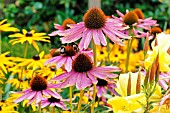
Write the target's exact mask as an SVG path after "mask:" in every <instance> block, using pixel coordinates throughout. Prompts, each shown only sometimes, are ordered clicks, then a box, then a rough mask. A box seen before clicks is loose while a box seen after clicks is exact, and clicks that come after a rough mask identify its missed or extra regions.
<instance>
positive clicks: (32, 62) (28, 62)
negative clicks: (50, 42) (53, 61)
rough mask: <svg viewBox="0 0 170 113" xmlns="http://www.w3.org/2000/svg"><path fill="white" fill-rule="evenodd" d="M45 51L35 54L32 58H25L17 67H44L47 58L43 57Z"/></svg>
mask: <svg viewBox="0 0 170 113" xmlns="http://www.w3.org/2000/svg"><path fill="white" fill-rule="evenodd" d="M43 56H44V51H42V52H41V53H40V54H39V55H35V56H33V57H32V59H23V60H22V62H21V63H19V64H17V65H16V68H17V67H18V66H19V67H20V66H21V67H26V68H27V69H33V70H35V69H37V68H41V69H42V68H43V67H44V62H45V61H46V60H47V59H43Z"/></svg>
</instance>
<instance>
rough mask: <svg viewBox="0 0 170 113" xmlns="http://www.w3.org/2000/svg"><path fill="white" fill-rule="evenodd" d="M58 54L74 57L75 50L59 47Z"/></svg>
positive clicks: (69, 47) (70, 47)
mask: <svg viewBox="0 0 170 113" xmlns="http://www.w3.org/2000/svg"><path fill="white" fill-rule="evenodd" d="M60 53H61V54H63V55H64V56H74V55H75V54H76V50H75V49H74V47H73V46H61V47H60Z"/></svg>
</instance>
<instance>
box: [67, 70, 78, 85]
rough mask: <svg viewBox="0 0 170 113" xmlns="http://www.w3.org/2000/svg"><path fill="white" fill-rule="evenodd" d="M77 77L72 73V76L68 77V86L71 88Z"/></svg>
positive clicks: (76, 74)
mask: <svg viewBox="0 0 170 113" xmlns="http://www.w3.org/2000/svg"><path fill="white" fill-rule="evenodd" d="M77 76H78V73H74V74H73V75H72V76H70V80H69V85H70V86H73V85H75V84H76V81H77Z"/></svg>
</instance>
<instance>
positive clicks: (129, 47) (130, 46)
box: [125, 37, 133, 73]
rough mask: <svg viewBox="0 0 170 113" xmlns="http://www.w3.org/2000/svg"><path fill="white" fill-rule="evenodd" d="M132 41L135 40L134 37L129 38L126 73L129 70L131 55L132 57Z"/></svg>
mask: <svg viewBox="0 0 170 113" xmlns="http://www.w3.org/2000/svg"><path fill="white" fill-rule="evenodd" d="M132 42H133V37H132V39H131V40H128V47H127V56H126V71H125V72H126V73H127V72H128V66H129V57H130V52H131V48H132Z"/></svg>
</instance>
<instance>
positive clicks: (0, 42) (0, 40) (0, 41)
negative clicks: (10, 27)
mask: <svg viewBox="0 0 170 113" xmlns="http://www.w3.org/2000/svg"><path fill="white" fill-rule="evenodd" d="M1 46H2V39H1V32H0V55H1V53H2V51H1V48H2V47H1Z"/></svg>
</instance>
